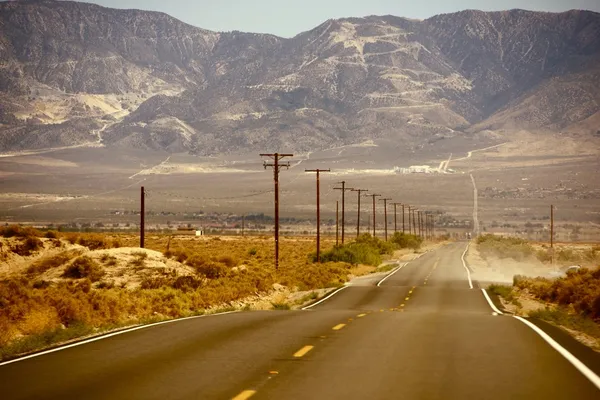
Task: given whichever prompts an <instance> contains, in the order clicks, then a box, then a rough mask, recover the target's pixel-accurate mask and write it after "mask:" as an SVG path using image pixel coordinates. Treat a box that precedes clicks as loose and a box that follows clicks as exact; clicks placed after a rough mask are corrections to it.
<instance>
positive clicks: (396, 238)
mask: <svg viewBox="0 0 600 400" xmlns="http://www.w3.org/2000/svg"><path fill="white" fill-rule="evenodd" d="M390 241H391V242H392V243H394V244H395V245H396V246H398V247H399V248H401V249H414V250H417V249H418V248H420V247H421V244H422V243H423V239H422V238H420V237H419V236H417V235H409V234H406V233H403V232H396V233H394V235H393V236H392V238H391V239H390Z"/></svg>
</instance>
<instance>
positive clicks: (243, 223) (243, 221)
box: [242, 214, 246, 237]
mask: <svg viewBox="0 0 600 400" xmlns="http://www.w3.org/2000/svg"><path fill="white" fill-rule="evenodd" d="M244 225H246V214H242V237H244Z"/></svg>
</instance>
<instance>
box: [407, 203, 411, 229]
mask: <svg viewBox="0 0 600 400" xmlns="http://www.w3.org/2000/svg"><path fill="white" fill-rule="evenodd" d="M407 207H408V234H409V235H412V222H411V216H410V215H411V213H412V212H411V208H412V207H411V206H407Z"/></svg>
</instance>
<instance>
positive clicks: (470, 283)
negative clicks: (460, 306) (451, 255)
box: [460, 242, 485, 293]
mask: <svg viewBox="0 0 600 400" xmlns="http://www.w3.org/2000/svg"><path fill="white" fill-rule="evenodd" d="M470 245H471V242H469V243H467V247H466V248H465V251H464V252H463V254H462V256H461V257H460V259H461V261H462V264H463V267H465V269H466V270H467V277H468V278H469V287H470V288H471V289H473V282H472V281H471V271H469V268H467V263H466V262H465V254H467V250H469V246H470ZM484 293H485V292H484Z"/></svg>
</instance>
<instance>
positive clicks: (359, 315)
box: [356, 314, 367, 318]
mask: <svg viewBox="0 0 600 400" xmlns="http://www.w3.org/2000/svg"><path fill="white" fill-rule="evenodd" d="M365 315H367V314H358V315H357V316H356V317H357V318H362V317H364V316H365Z"/></svg>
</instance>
